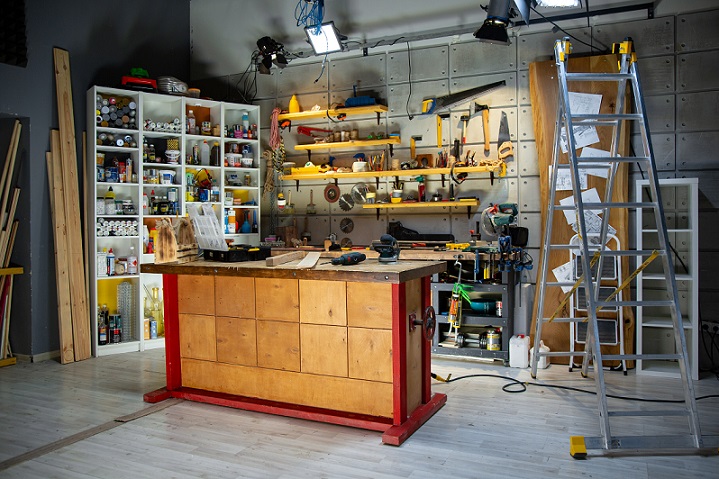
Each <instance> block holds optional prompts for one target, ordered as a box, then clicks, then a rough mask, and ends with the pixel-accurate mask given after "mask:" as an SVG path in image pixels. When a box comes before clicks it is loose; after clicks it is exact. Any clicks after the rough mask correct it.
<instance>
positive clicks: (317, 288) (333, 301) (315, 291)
mask: <svg viewBox="0 0 719 479" xmlns="http://www.w3.org/2000/svg"><path fill="white" fill-rule="evenodd" d="M299 284H300V322H301V323H313V324H326V325H334V326H347V299H346V298H347V283H345V282H344V281H312V280H300V282H299Z"/></svg>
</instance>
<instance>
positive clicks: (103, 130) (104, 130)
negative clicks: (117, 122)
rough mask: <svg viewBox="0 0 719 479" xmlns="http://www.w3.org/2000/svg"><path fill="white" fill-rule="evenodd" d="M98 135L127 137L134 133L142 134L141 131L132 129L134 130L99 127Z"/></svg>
mask: <svg viewBox="0 0 719 479" xmlns="http://www.w3.org/2000/svg"><path fill="white" fill-rule="evenodd" d="M95 130H97V132H98V133H123V134H125V135H128V134H132V133H140V130H136V129H132V128H111V127H109V126H104V127H103V126H98V127H96V128H95Z"/></svg>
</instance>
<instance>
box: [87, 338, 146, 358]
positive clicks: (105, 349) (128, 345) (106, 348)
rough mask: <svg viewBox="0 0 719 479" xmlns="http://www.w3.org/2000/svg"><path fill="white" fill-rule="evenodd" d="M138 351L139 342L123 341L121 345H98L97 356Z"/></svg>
mask: <svg viewBox="0 0 719 479" xmlns="http://www.w3.org/2000/svg"><path fill="white" fill-rule="evenodd" d="M139 349H140V341H139V340H133V341H123V342H121V343H114V344H104V345H98V346H97V355H98V356H104V355H106V354H118V353H129V352H132V351H139Z"/></svg>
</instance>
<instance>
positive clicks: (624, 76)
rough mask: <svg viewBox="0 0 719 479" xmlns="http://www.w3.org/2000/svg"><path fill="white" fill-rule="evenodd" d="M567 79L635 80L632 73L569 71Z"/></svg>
mask: <svg viewBox="0 0 719 479" xmlns="http://www.w3.org/2000/svg"><path fill="white" fill-rule="evenodd" d="M566 75H567V81H620V80H633V79H634V75H632V74H631V73H567V74H566Z"/></svg>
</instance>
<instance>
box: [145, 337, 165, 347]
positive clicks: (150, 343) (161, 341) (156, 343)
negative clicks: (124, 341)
mask: <svg viewBox="0 0 719 479" xmlns="http://www.w3.org/2000/svg"><path fill="white" fill-rule="evenodd" d="M164 347H165V337H164V336H160V337H159V338H157V339H145V340H144V343H143V348H144V349H158V348H164Z"/></svg>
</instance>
